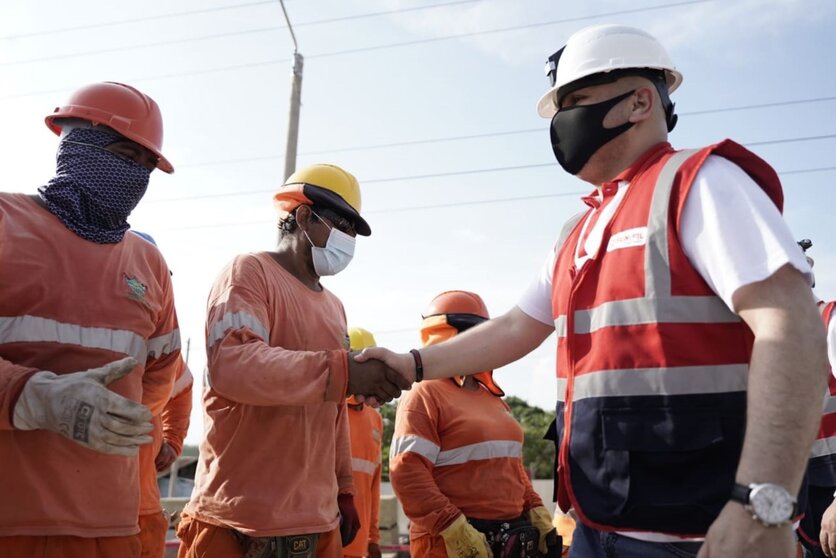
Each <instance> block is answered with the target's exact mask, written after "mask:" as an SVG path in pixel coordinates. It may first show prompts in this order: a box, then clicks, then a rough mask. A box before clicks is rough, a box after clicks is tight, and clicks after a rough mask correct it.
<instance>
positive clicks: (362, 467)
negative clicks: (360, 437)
mask: <svg viewBox="0 0 836 558" xmlns="http://www.w3.org/2000/svg"><path fill="white" fill-rule="evenodd" d="M351 470H352V471H358V472H360V473H365V474H367V475H373V474H374V472H375V471H376V470H377V463H373V462H371V461H369V460H368V459H360V458H358V457H352V458H351Z"/></svg>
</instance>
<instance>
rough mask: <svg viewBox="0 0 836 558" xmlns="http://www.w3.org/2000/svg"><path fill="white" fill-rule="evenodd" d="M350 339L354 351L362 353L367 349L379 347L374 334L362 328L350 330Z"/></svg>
mask: <svg viewBox="0 0 836 558" xmlns="http://www.w3.org/2000/svg"><path fill="white" fill-rule="evenodd" d="M348 338H349V339H350V340H351V350H352V351H360V350H362V349H365V348H366V347H377V342H376V341H375V340H374V335H372V332H371V331H369V330H367V329H363V328H362V327H350V328H348Z"/></svg>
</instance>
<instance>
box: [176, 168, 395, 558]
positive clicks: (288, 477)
mask: <svg viewBox="0 0 836 558" xmlns="http://www.w3.org/2000/svg"><path fill="white" fill-rule="evenodd" d="M274 202H275V205H276V207H277V209H278V211H279V222H278V226H279V231H280V233H279V242H278V246H277V247H276V250H275V251H273V252H259V253H253V254H244V255H241V256H238V257H236V258H235V259H234V260H233V261H232V263H230V264H229V265H228V266H227V267H226V268H225V269H224V270H223V271H222V272H221V274H220V276H219V277H218V279H217V280H216V281H215V284H214V286H213V287H212V291H211V293H210V295H209V301H208V316H207V321H206V347H207V357H208V363H207V367H208V372H207V383H206V387H205V391H204V398H203V403H204V411H205V417H206V418H205V420H206V422H205V430H206V438H205V439H204V440H203V442H202V443H201V446H200V459H199V461H198V466H197V473H196V478H195V489H194V492H193V493H192V498H191V501H190V502H189V503H188V504H187V506H186V508H185V510H184V513H183V520H182V521H181V523H180V526H179V528H178V532H177V534H178V536H179V537H180V539H181V540H182V545H181V547H180V557H181V558H187V557H188V558H191V557H198V556H199V557H206V558H212V557H214V556H218V557H224V558H230V557H235V556H256V555H259V556H260V554H258V553H259V552H262V551H263V552H274V553H275V552H279V553H281V552H293V553H294V554H293V555H294V556H298V557H299V558H303V557H307V556H314V555H316V556H320V557H332V556H334V557H336V556H341V555H342V547H343V545H344V544H347V543H348V542H350V540H351V538H352V536H353V532H356V528H357V527H358V526H359V524H358V517H357V511H356V509H355V506H354V504H353V498H352V493H353V492H354V486H353V481H352V476H351V452H350V448H349V443H350V442H349V431H348V419H347V417H346V406H345V398H346V397H347V396H348V395H351V394H357V395H363V396H370V397H374V398H375V399H377V400H378V401H380V402H385V401H389V400H391V399H392V398H394V397H397V396H399V395H400V392H401V388H407V387H409V383H408V382H406V381H405V380H404V379H403V378H402V377H401V376H400V375H399V374H397V373H396V372H394V371H392V370H390V369H388V368H387V367H385V366H384V365H382V364H381V363H379V362H378V363H375V365H374V366H372V367H367V366H365V365H362V364H359V363H356V362H355V361H354V359H349V338H348V333H347V327H346V319H345V311H344V309H343V306H342V303H341V302H340V301H339V299H338V298H337V297H336V296H334V295H333V294H332V293H331V292H330V291H328V290H327V289H325V288H324V287H323V285H322V284H321V282H320V278H321V277H323V276H328V275H334V274H336V273H339V272H340V271H342V270H343V269H345V268H346V266H348V264H349V262H350V261H351V259H352V256H353V254H354V243H355V236H356V235H358V234H359V235H363V236H367V235H369V234H370V233H371V229H370V228H369V225H368V223H367V222H366V220H365V219H363V217H362V216H361V214H360V186H359V184H358V182H357V179H356V178H354V176H353V175H351V174H350V173H348V172H346V171H345V170H343V169H341V168H340V167H337V166H334V165H324V164H319V165H311V166H308V167H304V168H302V169H300V170H298V171H296V172H295V173H294V174H293V175H291V176H290V177H289V178H288V179H287V180H286V182H285V184H284V185H283V186H282V187H281V188H280V189H279V191H278V193H277V194H276V195H275V197H274ZM335 467H336V472H335ZM340 526H342V529H340ZM341 535H342V536H341Z"/></svg>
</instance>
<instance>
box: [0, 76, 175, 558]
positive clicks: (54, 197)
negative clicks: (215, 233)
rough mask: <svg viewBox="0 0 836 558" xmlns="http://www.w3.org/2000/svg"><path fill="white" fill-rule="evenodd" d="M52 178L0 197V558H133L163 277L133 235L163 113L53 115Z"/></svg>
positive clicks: (159, 399) (163, 329)
mask: <svg viewBox="0 0 836 558" xmlns="http://www.w3.org/2000/svg"><path fill="white" fill-rule="evenodd" d="M46 124H47V126H48V127H49V129H50V130H52V131H53V132H55V133H56V134H60V140H59V145H58V155H57V172H56V174H55V176H54V177H53V178H52V179H51V180H50V181H49V182H48V183H47V184H46V185H45V186H43V187H41V188H39V190H38V195H34V196H29V195H24V194H0V260H2V262H3V264H2V265H0V316H2V318H0V322H2V327H0V455H2V458H0V462H2V465H1V466H0V467H1V468H2V474H0V494H2V496H1V497H0V498H1V499H2V501H3V505H0V556H50V557H51V556H61V557H70V558H73V557H79V558H82V557H83V558H90V557H93V558H96V557H109V558H110V557H113V558H124V557H130V558H135V557H138V556H139V552H140V542H139V537H138V535H137V532H138V528H137V514H138V511H139V495H140V489H139V471H138V470H137V466H138V460H137V458H136V455H137V452H138V450H139V446H141V445H143V444H148V443H150V442H151V441H152V437H151V435H150V433H151V430H152V428H153V426H152V423H151V421H152V417H153V416H155V415H158V414H159V413H160V412H161V411H162V409H163V407H164V406H165V404H166V402H167V401H168V400H169V396H170V395H171V389H172V385H173V383H174V377H175V372H176V369H177V366H178V365H179V362H180V334H179V331H178V327H177V317H176V314H175V310H174V297H173V292H172V287H171V280H170V277H169V270H168V267H167V266H166V263H165V261H164V260H163V258H162V256H161V255H160V252H159V250H157V249H156V248H155V247H154V246H152V245H151V244H149V243H148V242H146V241H145V240H143V239H142V238H139V237H138V236H137V235H134V234H126V232H127V231H128V229H129V227H130V225H129V224H128V222H127V219H128V216H129V215H130V213H131V211H132V210H133V208H134V207H135V206H136V205H137V204H138V203H139V201H140V199H142V196H143V195H144V194H145V190H146V188H147V186H148V181H149V177H150V174H151V172H152V171H153V170H154V169H155V168H159V169H161V170H162V171H164V172H168V173H170V172H172V171H173V168H172V166H171V163H169V162H168V160H166V159H165V157H163V155H162V153H161V151H160V150H161V149H162V139H163V124H162V117H161V115H160V110H159V107H158V106H157V104H156V103H155V102H154V101H153V100H152V99H151V98H150V97H148V96H147V95H145V94H144V93H142V92H140V91H138V90H137V89H134V88H133V87H130V86H128V85H123V84H120V83H109V82H106V83H96V84H93V85H89V86H86V87H83V88H81V89H79V90H78V91H76V92H75V93H73V94H72V95H71V97H70V99H69V101H68V102H67V103H66V104H64V105H61V106H59V107H58V108H56V109H55V111H54V112H53V113H52V114H50V115H49V116H47V118H46Z"/></svg>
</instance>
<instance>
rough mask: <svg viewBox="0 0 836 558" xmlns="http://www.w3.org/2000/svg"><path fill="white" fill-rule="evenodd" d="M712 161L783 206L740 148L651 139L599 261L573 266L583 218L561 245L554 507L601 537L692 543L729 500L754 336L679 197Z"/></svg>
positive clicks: (760, 166) (762, 166) (771, 174)
mask: <svg viewBox="0 0 836 558" xmlns="http://www.w3.org/2000/svg"><path fill="white" fill-rule="evenodd" d="M712 154H714V155H720V156H723V157H725V158H727V159H729V160H731V161H732V162H734V163H735V164H737V165H738V166H740V167H741V168H743V169H744V170H745V171H746V172H747V173H748V174H749V176H751V177H752V178H753V179H754V180H755V182H757V183H758V184H759V185H760V186H761V187H762V188H763V189H764V191H765V192H766V193H767V195H769V197H770V198H771V199H772V201H773V202H774V203H775V205H776V206H777V207H778V208H779V209H781V208H782V205H783V194H782V192H781V186H780V182H779V180H778V176H777V175H776V173H775V171H774V170H773V169H772V168H771V167H770V166H769V165H768V164H767V163H765V162H764V161H763V160H761V159H760V158H758V157H757V156H756V155H754V154H753V153H751V152H750V151H748V150H746V149H745V148H743V147H741V146H740V145H738V144H736V143H734V142H732V141H730V140H726V141H724V142H722V143H719V144H716V145H712V146H710V147H706V148H703V149H700V150H698V151H689V152H684V151H680V152H675V151H674V150H673V149H672V148H671V147H670V145H669V144H660V145H657V146H656V147H654V148H652V149H651V150H649V151H648V152H647V153H646V154H645V155H644V156H643V157H642V158H641V159H640V160H639V161H637V163H636V164H634V165H633V166H632V167H631V168H630V169H628V170H627V171H625V172H624V173H623V174H622V175H621V176H619V177H617V179H616V183H617V182H618V181H622V180H626V181H628V182H629V183H630V185H629V188H628V190H627V192H626V194H625V196H624V199H623V200H622V202H621V205H620V206H619V208H618V209H617V210H616V211H615V213H614V215H613V217H612V220H611V221H610V222H609V224H608V225H607V226H606V227H605V229H604V232H603V239H602V243H601V247H600V249H599V251H598V253H597V254H594V255H592V259H591V260H589V261H587V262H586V263H585V264H584V265H583V266H582V267H581V269H575V259H574V258H575V254H574V252H575V247H576V246H577V245H578V243H579V241H581V240H583V239H581V238H580V236H581V233H582V229H583V226H582V222H583V220H581V221H579V222H577V223H576V224H575V225H574V226H573V227H572V228H571V231H570V232H568V236H567V239H566V242H564V243H563V244H562V245H561V247H560V248H559V252H558V257H557V262H556V265H555V270H554V280H553V293H552V312H553V317H554V321H555V328H556V331H557V336H558V343H557V378H558V404H557V425H556V426H557V435H558V438H559V440H558V444H559V454H558V503H559V504H560V507H561V508H562V509H564V510H567V509H568V508H569V507H570V506H572V507H574V509H575V511H576V512H577V513H578V515H579V516H580V518H581V519H582V521H583V522H584V523H586V524H587V525H589V526H592V527H594V528H597V529H603V530H637V531H655V532H665V533H675V534H682V535H702V534H704V533H705V532H706V530H707V529H708V527H709V525H710V524H711V523H712V521H713V520H714V519H715V517H716V516H717V514H718V513H719V512H720V509H721V508H722V507H723V506H724V505H725V503H726V502H727V501H728V498H729V495H730V493H731V488H732V485H733V482H734V475H735V470H736V469H737V465H738V461H739V457H740V451H741V447H742V443H743V436H744V432H745V420H746V383H747V375H748V366H749V360H750V357H751V347H752V341H753V336H752V333H751V331H750V330H749V328H748V327H747V326H746V325H745V324H744V323H743V322H742V321H741V320H740V318H739V317H738V316H737V315H735V314H734V313H733V312H731V310H729V309H728V307H727V306H726V305H725V303H724V302H723V301H722V300H721V299H720V298H718V297H717V296H716V295H715V294H714V292H713V291H712V290H711V288H710V287H709V286H708V285H707V284H706V282H705V281H704V280H703V279H702V277H701V276H700V275H699V273H698V272H697V271H696V270H695V269H694V267H693V266H692V265H691V263H690V262H689V261H688V258H687V257H686V256H685V253H684V252H683V249H682V245H681V242H680V240H679V230H680V227H679V220H680V217H681V215H682V208H683V205H684V203H685V199H686V197H687V194H688V191H689V190H690V188H691V185H692V183H693V181H694V178H695V176H696V174H697V172H698V171H699V169H700V167H701V166H702V164H703V163H704V162H705V160H706V158H707V157H708V156H709V155H712ZM607 186H608V185H606V184H605V185H603V187H605V188H606V187H607ZM564 230H565V229H564ZM734 241H735V240H734V239H729V242H734Z"/></svg>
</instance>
